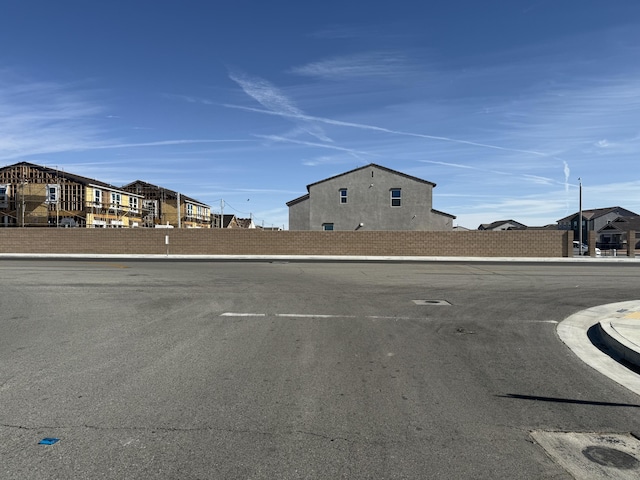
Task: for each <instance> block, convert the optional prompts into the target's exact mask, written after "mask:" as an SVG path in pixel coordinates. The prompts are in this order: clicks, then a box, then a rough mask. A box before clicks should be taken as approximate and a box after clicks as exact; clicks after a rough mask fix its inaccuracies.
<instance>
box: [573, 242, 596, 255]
mask: <svg viewBox="0 0 640 480" xmlns="http://www.w3.org/2000/svg"><path fill="white" fill-rule="evenodd" d="M573 255H574V256H576V255H580V242H579V241H577V240H574V241H573ZM582 255H589V246H588V245H586V244H585V243H583V244H582ZM600 256H602V252H601V251H600V249H599V248H598V247H596V257H600Z"/></svg>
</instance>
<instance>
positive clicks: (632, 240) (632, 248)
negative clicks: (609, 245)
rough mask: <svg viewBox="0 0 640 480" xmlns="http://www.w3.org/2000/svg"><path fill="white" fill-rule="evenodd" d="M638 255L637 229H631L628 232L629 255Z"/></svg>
mask: <svg viewBox="0 0 640 480" xmlns="http://www.w3.org/2000/svg"><path fill="white" fill-rule="evenodd" d="M635 256H636V232H635V230H629V231H628V232H627V257H629V258H632V257H635Z"/></svg>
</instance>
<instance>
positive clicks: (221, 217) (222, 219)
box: [220, 199, 224, 228]
mask: <svg viewBox="0 0 640 480" xmlns="http://www.w3.org/2000/svg"><path fill="white" fill-rule="evenodd" d="M220 228H224V200H223V199H220Z"/></svg>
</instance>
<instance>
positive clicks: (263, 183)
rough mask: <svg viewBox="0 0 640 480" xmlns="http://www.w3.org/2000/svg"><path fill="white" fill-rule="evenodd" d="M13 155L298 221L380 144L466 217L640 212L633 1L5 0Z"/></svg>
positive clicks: (2, 136)
mask: <svg viewBox="0 0 640 480" xmlns="http://www.w3.org/2000/svg"><path fill="white" fill-rule="evenodd" d="M0 45H1V46H2V48H0V165H8V164H12V163H15V162H19V161H29V162H33V163H38V164H44V165H48V166H58V167H59V168H62V169H64V170H66V171H69V172H72V173H77V174H80V175H85V176H88V177H91V178H96V179H99V180H102V181H106V182H109V183H112V184H115V185H123V184H125V183H128V182H131V181H133V180H136V179H140V180H144V181H147V182H150V183H155V184H158V185H162V186H165V187H167V188H171V189H175V190H178V191H180V192H181V193H183V194H185V195H188V196H191V197H194V198H196V199H198V200H200V201H203V202H205V203H208V204H210V205H211V206H212V210H213V211H217V212H219V211H220V202H221V200H224V202H225V209H224V212H225V213H235V214H236V215H238V216H240V217H248V216H249V214H251V215H253V217H254V219H255V220H256V223H258V224H264V225H265V226H271V225H275V226H285V227H287V225H288V210H287V207H286V205H285V203H286V202H287V201H289V200H292V199H294V198H296V197H298V196H300V195H302V194H304V193H306V185H307V184H310V183H314V182H316V181H319V180H322V179H324V178H327V177H330V176H333V175H336V174H339V173H342V172H345V171H348V170H351V169H353V168H357V167H359V166H363V165H366V164H369V163H378V164H380V165H383V166H386V167H388V168H392V169H396V170H399V171H402V172H404V173H407V174H410V175H415V176H417V177H420V178H423V179H426V180H429V181H431V182H434V183H436V184H437V187H436V188H435V190H434V208H436V209H438V210H441V211H444V212H447V213H450V214H453V215H456V216H457V219H456V220H455V222H454V224H456V225H462V226H465V227H468V228H477V227H478V225H479V224H480V223H489V222H492V221H495V220H503V219H514V220H517V221H519V222H521V223H524V224H527V225H544V224H548V223H553V222H555V221H556V220H558V219H560V218H562V217H564V216H566V215H568V214H570V213H572V212H575V211H577V210H578V199H579V195H578V178H579V177H580V178H582V183H583V206H584V208H585V209H586V208H598V207H609V206H616V205H619V206H622V207H625V208H628V209H630V210H633V211H636V212H639V213H640V168H639V165H640V2H638V1H637V0H610V1H608V2H604V1H600V0H548V1H546V0H529V1H521V0H491V1H487V2H481V1H477V0H449V1H447V2H444V1H438V2H436V1H428V0H415V1H414V0H411V1H403V0H399V1H395V2H370V1H367V2H365V1H345V0H342V1H333V0H325V1H323V2H302V1H299V0H296V1H291V0H282V1H280V0H274V1H265V0H259V1H258V0H256V1H243V0H234V1H223V0H220V1H216V2H213V1H204V0H203V1H190V0H183V1H177V0H176V1H163V0H153V1H148V0H128V1H121V0H111V1H108V2H106V1H105V2H97V1H96V2H90V1H82V0H77V1H69V0H57V1H50V0H4V1H3V2H2V4H1V5H0Z"/></svg>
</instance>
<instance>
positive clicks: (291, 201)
mask: <svg viewBox="0 0 640 480" xmlns="http://www.w3.org/2000/svg"><path fill="white" fill-rule="evenodd" d="M372 167H374V168H379V169H380V170H384V171H385V172H389V173H393V174H394V175H399V176H401V177H405V178H409V179H411V180H415V181H416V182H420V183H424V184H427V185H431V186H432V187H435V186H436V184H435V183H433V182H430V181H428V180H424V179H422V178H418V177H414V176H412V175H407V174H406V173H402V172H398V171H397V170H393V169H391V168H387V167H383V166H382V165H378V164H376V163H370V164H369V165H365V166H364V167H358V168H354V169H353V170H349V171H348V172H344V173H340V174H338V175H334V176H333V177H329V178H325V179H324V180H320V181H317V182H314V183H310V184H309V185H307V192H309V191H310V188H311V187H313V186H315V185H319V184H320V183H324V182H328V181H329V180H334V179H336V178H340V177H343V176H345V175H350V174H352V173H354V172H358V171H360V170H364V169H367V168H372ZM308 199H309V194H308V193H306V194H304V195H302V196H300V197H298V198H294V199H293V200H290V201H288V202H287V207H291V206H292V205H295V204H296V203H300V202H303V201H305V200H308ZM438 213H442V212H438ZM444 215H449V214H448V213H445V214H444ZM449 216H452V215H449ZM453 218H456V217H453Z"/></svg>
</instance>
